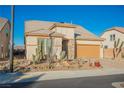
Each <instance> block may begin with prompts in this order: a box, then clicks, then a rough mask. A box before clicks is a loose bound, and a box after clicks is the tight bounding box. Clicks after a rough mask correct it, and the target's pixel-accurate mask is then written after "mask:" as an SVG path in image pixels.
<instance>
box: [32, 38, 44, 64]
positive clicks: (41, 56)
mask: <svg viewBox="0 0 124 93" xmlns="http://www.w3.org/2000/svg"><path fill="white" fill-rule="evenodd" d="M32 56H33V63H36V62H40V61H41V60H42V59H44V57H45V53H44V39H38V46H37V48H36V54H35V55H32Z"/></svg>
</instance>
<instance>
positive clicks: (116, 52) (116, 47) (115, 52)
mask: <svg viewBox="0 0 124 93" xmlns="http://www.w3.org/2000/svg"><path fill="white" fill-rule="evenodd" d="M123 44H124V41H122V42H121V44H120V39H118V40H117V41H114V48H113V56H114V59H115V58H117V57H118V55H119V54H120V52H121V50H122V47H123ZM119 45H120V46H119Z"/></svg>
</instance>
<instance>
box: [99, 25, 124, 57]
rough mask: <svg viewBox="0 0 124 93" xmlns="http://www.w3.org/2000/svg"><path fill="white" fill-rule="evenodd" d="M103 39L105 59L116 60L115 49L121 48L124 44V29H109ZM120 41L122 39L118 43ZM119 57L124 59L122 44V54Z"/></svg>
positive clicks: (102, 36)
mask: <svg viewBox="0 0 124 93" xmlns="http://www.w3.org/2000/svg"><path fill="white" fill-rule="evenodd" d="M101 38H104V39H105V40H104V42H103V48H104V51H103V55H104V58H114V48H117V49H118V48H120V46H121V44H122V43H123V42H124V27H112V28H110V29H107V30H106V31H105V32H104V33H103V34H102V35H101ZM118 39H120V41H118ZM115 42H116V45H115ZM117 43H118V45H117ZM118 57H120V58H121V57H124V44H122V47H121V52H120V53H119V56H118Z"/></svg>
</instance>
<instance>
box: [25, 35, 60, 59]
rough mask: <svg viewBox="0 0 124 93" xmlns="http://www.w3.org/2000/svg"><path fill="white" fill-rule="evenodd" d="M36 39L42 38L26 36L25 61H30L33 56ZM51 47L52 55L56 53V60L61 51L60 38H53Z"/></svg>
mask: <svg viewBox="0 0 124 93" xmlns="http://www.w3.org/2000/svg"><path fill="white" fill-rule="evenodd" d="M38 38H43V37H42V36H41V37H37V36H26V58H27V60H32V59H33V55H35V54H36V48H37V39H38ZM53 46H54V47H53V51H54V53H56V55H57V58H60V53H61V51H62V38H57V37H55V38H54V39H53ZM45 49H46V48H45ZM45 51H46V50H45Z"/></svg>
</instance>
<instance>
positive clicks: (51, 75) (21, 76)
mask: <svg viewBox="0 0 124 93" xmlns="http://www.w3.org/2000/svg"><path fill="white" fill-rule="evenodd" d="M114 74H124V69H114V68H111V69H107V68H106V69H96V70H75V71H44V72H32V73H31V72H30V73H6V74H0V84H6V83H17V82H31V81H32V82H33V81H43V80H54V79H64V78H79V77H89V76H104V75H114Z"/></svg>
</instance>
